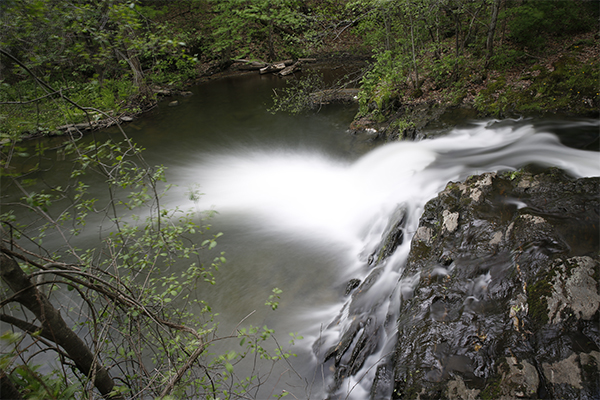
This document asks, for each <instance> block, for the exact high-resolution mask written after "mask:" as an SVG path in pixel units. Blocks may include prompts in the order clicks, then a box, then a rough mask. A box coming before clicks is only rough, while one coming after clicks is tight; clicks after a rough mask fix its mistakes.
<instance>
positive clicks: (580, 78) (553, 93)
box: [475, 56, 600, 115]
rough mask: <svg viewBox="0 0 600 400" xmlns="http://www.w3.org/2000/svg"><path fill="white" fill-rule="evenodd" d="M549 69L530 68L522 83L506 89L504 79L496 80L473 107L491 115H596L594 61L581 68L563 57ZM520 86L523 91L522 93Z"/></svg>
mask: <svg viewBox="0 0 600 400" xmlns="http://www.w3.org/2000/svg"><path fill="white" fill-rule="evenodd" d="M553 68H554V70H553V71H549V70H547V69H546V68H544V67H542V66H534V67H532V73H531V74H530V75H529V76H527V77H526V80H524V81H520V82H517V83H516V85H514V86H511V85H507V84H506V79H505V78H504V77H500V78H499V79H497V80H496V81H495V83H491V84H488V86H487V88H486V89H484V90H482V91H481V92H480V93H479V94H478V95H477V97H476V98H475V107H476V108H477V109H478V110H479V111H481V112H484V113H488V114H492V115H502V114H505V113H509V112H510V111H511V110H513V109H518V110H521V111H530V112H546V111H552V110H557V109H569V110H571V111H573V112H576V113H578V114H582V115H585V114H593V113H594V112H597V108H598V104H599V102H600V95H599V92H598V86H597V82H598V81H599V80H600V66H598V64H597V63H596V62H594V61H591V62H590V63H587V64H581V63H579V62H578V61H577V60H576V59H575V58H571V57H568V56H567V57H563V58H561V59H559V60H558V61H557V62H555V63H554V65H553ZM522 86H526V87H527V89H526V90H523V88H522Z"/></svg>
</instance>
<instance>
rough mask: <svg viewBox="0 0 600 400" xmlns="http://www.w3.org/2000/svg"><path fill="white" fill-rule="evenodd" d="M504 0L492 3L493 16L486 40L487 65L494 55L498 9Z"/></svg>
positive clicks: (496, 0)
mask: <svg viewBox="0 0 600 400" xmlns="http://www.w3.org/2000/svg"><path fill="white" fill-rule="evenodd" d="M501 1H502V0H495V1H494V3H493V4H492V18H491V21H490V26H489V28H488V34H487V40H486V42H485V49H486V51H487V54H486V56H485V67H486V68H487V67H488V66H489V65H490V61H491V59H492V56H493V55H494V34H495V33H496V24H497V23H498V10H500V2H501Z"/></svg>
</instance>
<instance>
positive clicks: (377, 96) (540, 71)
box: [350, 33, 600, 140]
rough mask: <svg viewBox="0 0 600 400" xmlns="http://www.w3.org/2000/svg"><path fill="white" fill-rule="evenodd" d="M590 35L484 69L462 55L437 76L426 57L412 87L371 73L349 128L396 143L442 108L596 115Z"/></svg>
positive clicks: (595, 59)
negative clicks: (459, 61) (455, 66)
mask: <svg viewBox="0 0 600 400" xmlns="http://www.w3.org/2000/svg"><path fill="white" fill-rule="evenodd" d="M597 38H598V33H586V34H581V35H576V36H569V37H565V38H562V39H560V40H559V39H554V40H553V41H550V42H549V43H548V46H547V49H546V52H545V55H544V56H535V57H534V56H531V55H527V56H526V58H524V59H523V58H519V59H512V60H507V61H506V64H505V65H499V66H496V67H490V68H485V67H484V66H483V59H482V58H477V57H474V56H466V57H464V58H463V59H462V64H461V66H460V72H458V73H456V71H455V70H453V69H452V68H450V69H448V70H446V71H445V73H444V76H442V77H440V72H439V70H437V69H436V68H435V66H436V65H437V64H438V63H437V61H436V60H434V59H433V57H434V55H433V54H429V55H428V57H429V62H424V63H423V64H424V65H426V66H427V65H428V66H429V69H424V70H423V71H421V78H420V80H419V82H420V86H419V88H418V90H415V89H414V88H413V87H412V86H411V82H410V77H404V80H403V81H402V83H400V84H396V85H394V84H392V83H391V82H394V81H396V82H397V81H398V80H399V78H400V77H399V76H397V75H391V76H387V77H385V76H384V77H379V79H380V81H379V82H377V84H376V85H375V86H374V87H373V88H372V89H371V90H370V91H365V90H364V89H363V93H362V96H363V97H362V104H361V111H360V112H359V114H358V115H357V118H356V119H355V121H354V122H353V123H352V125H351V127H350V128H351V130H353V131H355V132H356V131H365V130H366V131H370V132H371V133H372V134H373V135H377V136H383V137H385V138H386V140H396V139H415V138H417V137H420V135H422V132H423V130H424V128H425V127H429V126H431V124H433V123H435V122H436V121H438V120H439V118H440V117H441V116H442V115H443V114H444V113H445V112H446V111H447V110H452V112H459V113H460V114H461V115H467V116H470V117H472V118H487V117H494V118H518V117H539V116H548V115H564V116H582V117H598V116H599V107H600V102H599V100H600V94H599V92H598V82H599V81H600V59H599V54H600V45H599V42H598V40H597ZM448 45H451V43H450V42H449V43H448ZM509 50H510V49H509ZM450 51H451V49H450ZM505 52H506V53H507V54H513V53H511V52H510V51H506V50H505ZM442 78H443V79H442ZM372 80H373V79H372ZM363 86H364V85H363Z"/></svg>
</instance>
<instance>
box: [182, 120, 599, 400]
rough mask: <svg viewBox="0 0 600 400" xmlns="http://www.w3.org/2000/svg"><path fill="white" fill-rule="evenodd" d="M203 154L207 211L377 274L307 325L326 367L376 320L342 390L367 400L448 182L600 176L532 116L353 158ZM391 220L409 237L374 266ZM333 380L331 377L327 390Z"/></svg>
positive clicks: (197, 174)
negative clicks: (428, 221)
mask: <svg viewBox="0 0 600 400" xmlns="http://www.w3.org/2000/svg"><path fill="white" fill-rule="evenodd" d="M581 124H592V125H593V126H595V127H596V128H597V127H598V126H599V125H598V122H597V121H593V122H590V121H585V122H581ZM200 160H201V161H200V164H201V165H200V167H198V166H194V169H193V170H192V169H190V170H189V171H188V176H187V177H186V178H185V180H187V181H197V182H201V185H202V192H203V193H204V196H203V197H202V200H201V205H202V206H203V208H214V209H215V210H217V211H218V212H219V213H221V214H226V215H230V216H243V217H244V218H249V219H251V220H252V221H253V226H254V227H255V229H256V230H257V231H267V232H270V233H272V234H276V235H280V236H284V237H287V238H289V239H290V240H302V241H308V242H309V243H314V244H315V246H317V245H318V246H324V245H332V246H333V245H339V248H341V249H344V250H343V251H346V252H347V253H348V254H346V255H345V257H346V259H348V260H353V261H351V262H348V263H346V264H345V266H344V269H343V271H342V272H341V275H342V276H341V277H340V281H349V280H350V279H356V280H358V281H360V282H364V281H365V279H370V280H372V282H371V283H370V285H369V286H368V288H367V290H366V291H365V293H362V294H361V295H360V296H353V297H348V296H347V297H344V298H343V299H341V300H340V301H339V302H336V303H332V304H327V305H323V306H322V307H321V308H320V309H318V310H308V311H307V312H306V313H307V315H306V316H305V320H306V321H309V322H310V323H309V324H308V325H307V326H306V327H305V329H304V332H301V333H302V334H304V336H305V338H306V339H305V341H304V343H305V345H306V346H307V349H309V350H308V351H310V352H312V353H313V354H314V363H315V364H319V363H322V362H323V361H324V359H325V357H326V353H327V352H328V351H329V350H330V349H332V348H333V347H335V346H336V344H337V343H339V342H340V340H341V339H342V338H343V336H344V334H345V332H347V331H348V330H349V329H363V328H356V327H355V328H351V326H352V324H353V323H354V322H353V321H356V320H362V321H368V323H369V324H376V325H377V327H378V328H377V329H375V331H376V332H377V335H378V339H377V340H378V342H379V343H378V345H377V346H375V347H373V348H371V349H370V354H365V355H364V357H365V360H364V363H363V364H362V366H361V367H360V370H358V371H353V373H352V374H350V375H349V376H348V377H347V378H346V379H345V381H344V382H343V384H342V385H341V386H340V387H339V389H337V390H339V392H340V393H346V394H347V393H349V398H356V399H362V398H366V397H368V394H369V390H370V386H371V382H372V381H373V378H374V375H375V373H376V366H377V365H378V363H380V362H382V360H384V359H385V358H386V356H387V355H388V354H390V353H391V352H393V350H394V346H395V342H394V339H395V333H396V332H395V329H396V328H395V324H394V321H396V319H397V318H398V309H399V304H400V302H401V297H402V295H403V293H404V294H406V293H410V292H411V291H412V290H413V289H414V287H415V285H416V284H417V282H418V277H409V278H405V279H403V280H401V281H400V280H399V277H400V275H401V274H402V271H403V268H404V265H405V262H406V259H407V257H408V253H409V250H410V242H411V238H412V235H414V233H415V232H416V230H417V227H418V224H419V218H420V216H421V214H422V211H423V208H424V206H425V204H426V202H427V201H428V200H430V199H431V198H433V197H435V196H436V195H437V193H439V192H440V191H441V190H442V189H443V188H444V187H445V186H446V184H447V183H448V182H449V181H460V180H463V179H465V178H466V177H468V176H469V175H474V174H481V173H484V172H491V171H500V170H515V169H518V168H520V167H522V166H524V165H527V164H537V165H541V166H555V167H558V168H561V169H563V170H565V171H566V172H568V173H569V174H571V175H573V176H575V177H584V176H598V175H600V158H599V156H598V153H597V152H592V151H583V150H577V149H573V148H569V147H566V146H564V145H562V144H561V143H560V141H559V139H558V137H557V136H555V135H554V134H552V133H550V132H549V130H548V129H546V128H543V127H542V128H540V127H536V126H534V125H533V124H527V123H526V121H525V122H523V121H508V122H506V121H495V120H492V121H482V122H478V123H474V124H473V125H472V126H469V127H467V128H460V129H454V130H452V131H451V132H450V133H449V134H447V135H445V136H442V137H439V138H434V139H426V140H422V141H419V142H396V143H389V144H385V145H382V146H380V147H378V148H376V149H374V150H372V151H371V152H369V153H367V154H365V155H364V156H362V157H360V158H359V159H357V160H354V161H348V160H342V159H335V158H332V157H331V156H329V155H326V154H319V153H315V152H309V151H299V150H287V149H284V150H282V149H258V150H257V149H239V150H237V151H234V152H230V153H228V154H219V153H215V154H208V155H207V154H203V155H201V157H200ZM394 218H396V219H397V218H402V219H403V223H402V227H401V229H402V234H403V235H404V240H403V242H402V244H401V245H400V246H398V247H397V248H396V249H395V250H394V251H393V254H391V255H390V256H389V257H387V258H386V260H385V261H384V262H382V263H380V264H377V265H376V268H377V271H376V273H374V272H373V267H374V266H375V264H376V263H372V260H370V259H369V256H370V255H372V254H373V253H374V251H375V250H376V249H377V248H379V247H380V246H381V241H382V239H383V238H384V236H385V233H386V232H388V231H389V230H390V229H391V227H392V225H393V224H394ZM365 323H367V322H365ZM355 341H356V339H354V342H355ZM354 342H352V343H348V346H353V345H354ZM315 343H316V344H317V345H316V346H315ZM330 384H331V378H329V380H327V379H326V381H325V382H324V383H323V387H324V391H327V390H328V386H329V385H330ZM343 397H344V396H343Z"/></svg>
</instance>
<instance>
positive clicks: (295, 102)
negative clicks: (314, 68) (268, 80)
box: [269, 72, 325, 114]
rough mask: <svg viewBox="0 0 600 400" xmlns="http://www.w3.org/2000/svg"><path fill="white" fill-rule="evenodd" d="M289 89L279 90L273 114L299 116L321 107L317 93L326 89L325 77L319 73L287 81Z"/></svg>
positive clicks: (276, 93) (271, 109)
mask: <svg viewBox="0 0 600 400" xmlns="http://www.w3.org/2000/svg"><path fill="white" fill-rule="evenodd" d="M286 85H287V87H285V88H283V89H278V90H277V91H276V92H275V95H274V96H273V106H272V107H271V108H270V109H269V111H270V112H271V113H276V112H280V111H282V112H288V113H290V114H299V113H301V112H304V111H307V110H312V109H315V108H317V107H320V106H321V104H320V102H319V101H318V98H317V97H315V96H314V94H315V93H317V92H319V91H321V90H324V89H325V83H324V81H323V76H322V75H321V74H319V73H317V72H309V73H307V74H306V75H304V76H302V77H301V78H299V79H290V80H286Z"/></svg>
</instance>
